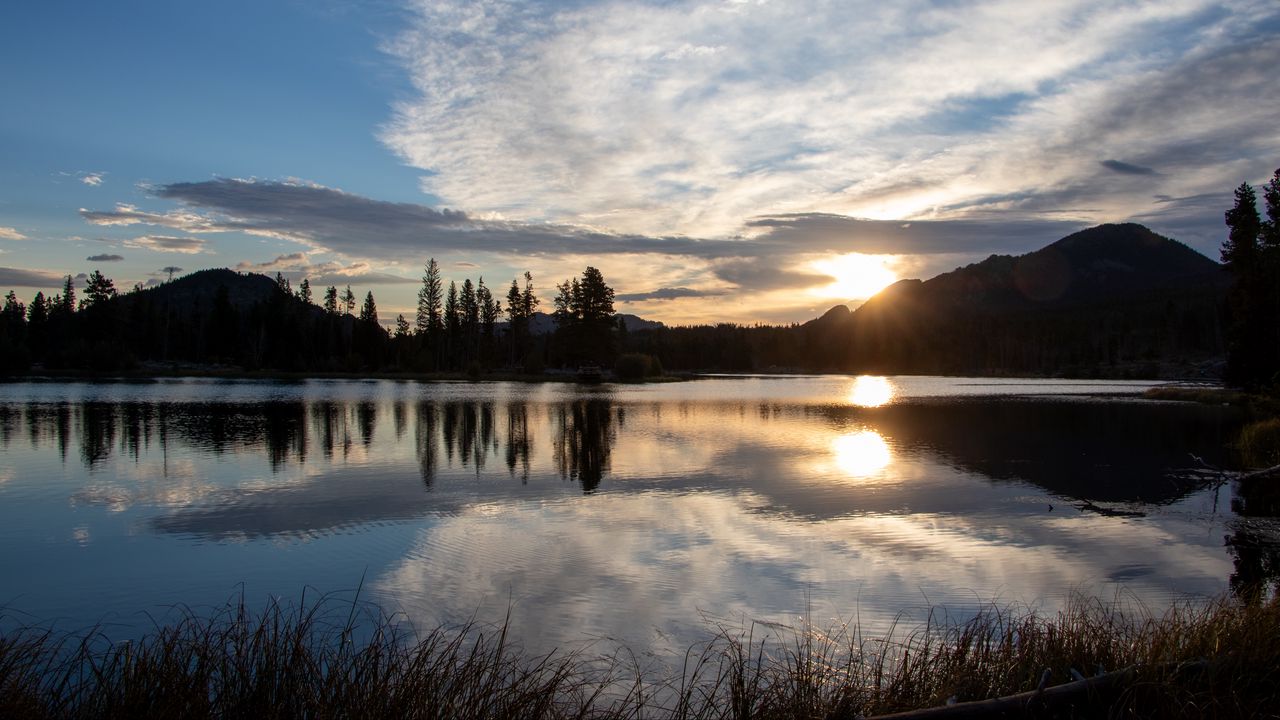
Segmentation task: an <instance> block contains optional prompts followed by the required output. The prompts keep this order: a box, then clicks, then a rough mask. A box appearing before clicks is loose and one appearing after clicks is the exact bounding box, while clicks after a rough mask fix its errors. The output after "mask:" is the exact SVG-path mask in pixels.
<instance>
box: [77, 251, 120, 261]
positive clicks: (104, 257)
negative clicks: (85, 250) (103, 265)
mask: <svg viewBox="0 0 1280 720" xmlns="http://www.w3.org/2000/svg"><path fill="white" fill-rule="evenodd" d="M85 260H88V261H89V262H120V261H121V260H124V256H123V255H108V254H107V253H103V254H101V255H90V256H89V257H87V258H85Z"/></svg>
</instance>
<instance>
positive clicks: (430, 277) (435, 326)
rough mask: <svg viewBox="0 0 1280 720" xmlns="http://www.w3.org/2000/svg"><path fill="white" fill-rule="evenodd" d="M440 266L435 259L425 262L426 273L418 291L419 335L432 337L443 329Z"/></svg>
mask: <svg viewBox="0 0 1280 720" xmlns="http://www.w3.org/2000/svg"><path fill="white" fill-rule="evenodd" d="M442 287H443V286H442V284H441V281H440V266H439V265H438V264H436V259H435V258H431V259H430V260H428V261H427V269H426V273H425V274H423V276H422V288H421V289H420V290H418V316H417V323H416V324H417V328H418V334H419V335H434V334H437V333H439V332H440V330H441V329H443V327H444V323H443V319H442V317H441V313H442V312H443V308H442V307H441V294H442V293H441V288H442Z"/></svg>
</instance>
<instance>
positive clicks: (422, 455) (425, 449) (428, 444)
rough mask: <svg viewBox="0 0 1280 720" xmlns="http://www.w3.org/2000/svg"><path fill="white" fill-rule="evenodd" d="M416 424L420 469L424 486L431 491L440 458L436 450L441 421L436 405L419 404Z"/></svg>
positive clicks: (415, 435)
mask: <svg viewBox="0 0 1280 720" xmlns="http://www.w3.org/2000/svg"><path fill="white" fill-rule="evenodd" d="M416 415H417V418H416V420H417V421H416V422H415V423H414V447H415V448H416V449H417V453H418V469H419V471H420V472H421V474H422V484H423V485H426V486H427V489H428V490H430V489H431V486H432V485H433V484H435V479H436V465H437V464H438V463H439V458H438V456H437V453H438V452H439V451H438V450H437V449H436V428H437V425H438V424H439V421H438V419H437V417H436V406H435V404H434V403H430V402H422V403H419V404H418V407H417V412H416Z"/></svg>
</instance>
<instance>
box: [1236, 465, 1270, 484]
mask: <svg viewBox="0 0 1280 720" xmlns="http://www.w3.org/2000/svg"><path fill="white" fill-rule="evenodd" d="M1277 475H1280V465H1272V466H1271V467H1269V468H1263V469H1262V470H1254V471H1253V472H1247V473H1245V474H1243V475H1240V476H1239V477H1237V478H1236V479H1237V480H1262V479H1264V478H1269V477H1275V476H1277Z"/></svg>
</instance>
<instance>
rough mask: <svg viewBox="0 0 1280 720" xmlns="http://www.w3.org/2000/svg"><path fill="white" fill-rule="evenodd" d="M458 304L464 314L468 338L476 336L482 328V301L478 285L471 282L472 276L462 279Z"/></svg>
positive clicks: (464, 330)
mask: <svg viewBox="0 0 1280 720" xmlns="http://www.w3.org/2000/svg"><path fill="white" fill-rule="evenodd" d="M458 306H459V310H460V311H461V314H462V330H463V333H464V334H465V335H466V336H467V337H468V338H471V337H474V336H475V334H476V333H477V332H478V331H479V329H480V301H479V299H478V298H477V297H476V286H475V285H473V284H472V283H471V278H467V279H466V280H463V281H462V291H461V292H460V293H459V294H458Z"/></svg>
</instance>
